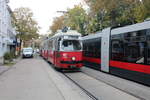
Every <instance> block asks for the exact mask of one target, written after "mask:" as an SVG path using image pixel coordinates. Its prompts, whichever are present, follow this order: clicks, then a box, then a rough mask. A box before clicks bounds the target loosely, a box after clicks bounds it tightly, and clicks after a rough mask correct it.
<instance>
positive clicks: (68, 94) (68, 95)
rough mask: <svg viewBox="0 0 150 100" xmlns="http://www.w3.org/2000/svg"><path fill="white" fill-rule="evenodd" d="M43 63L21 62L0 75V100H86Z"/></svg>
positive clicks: (31, 60)
mask: <svg viewBox="0 0 150 100" xmlns="http://www.w3.org/2000/svg"><path fill="white" fill-rule="evenodd" d="M61 75H62V74H61V73H59V72H57V71H55V69H54V68H52V67H51V65H50V64H48V63H47V62H46V61H44V60H42V59H41V58H40V57H39V58H33V59H32V58H31V59H22V60H20V61H19V62H18V63H17V64H15V65H14V66H12V67H11V68H10V69H9V70H7V71H5V72H4V73H3V74H1V75H0V100H90V98H89V97H88V96H87V95H86V94H85V93H84V92H83V91H81V90H80V89H79V88H77V86H75V85H73V84H71V83H69V81H67V79H64V78H63V77H62V76H61Z"/></svg>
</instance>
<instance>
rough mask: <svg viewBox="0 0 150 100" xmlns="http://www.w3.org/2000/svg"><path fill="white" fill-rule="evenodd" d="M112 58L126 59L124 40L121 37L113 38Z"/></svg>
mask: <svg viewBox="0 0 150 100" xmlns="http://www.w3.org/2000/svg"><path fill="white" fill-rule="evenodd" d="M111 56H112V60H117V61H123V60H124V48H123V41H121V40H120V39H118V40H117V39H115V40H112V55H111Z"/></svg>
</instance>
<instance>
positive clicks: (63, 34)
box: [53, 30, 81, 37]
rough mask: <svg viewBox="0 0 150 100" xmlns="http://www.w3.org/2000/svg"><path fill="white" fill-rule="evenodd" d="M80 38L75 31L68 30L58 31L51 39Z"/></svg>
mask: <svg viewBox="0 0 150 100" xmlns="http://www.w3.org/2000/svg"><path fill="white" fill-rule="evenodd" d="M68 35H72V36H81V34H80V33H78V32H77V31H76V30H68V31H67V32H62V31H58V32H57V34H55V35H54V36H53V37H59V36H68Z"/></svg>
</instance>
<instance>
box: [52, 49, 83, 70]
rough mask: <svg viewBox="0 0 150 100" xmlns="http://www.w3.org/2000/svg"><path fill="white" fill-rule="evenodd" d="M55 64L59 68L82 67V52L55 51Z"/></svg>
mask: <svg viewBox="0 0 150 100" xmlns="http://www.w3.org/2000/svg"><path fill="white" fill-rule="evenodd" d="M55 54H56V56H55V57H56V62H55V66H56V67H59V68H65V69H67V68H69V69H73V68H81V67H82V52H57V51H56V52H55Z"/></svg>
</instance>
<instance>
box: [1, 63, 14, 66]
mask: <svg viewBox="0 0 150 100" xmlns="http://www.w3.org/2000/svg"><path fill="white" fill-rule="evenodd" d="M15 64H16V63H14V62H9V63H5V64H4V65H5V66H13V65H15Z"/></svg>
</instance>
